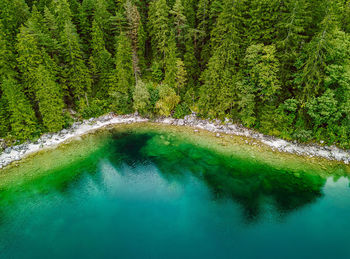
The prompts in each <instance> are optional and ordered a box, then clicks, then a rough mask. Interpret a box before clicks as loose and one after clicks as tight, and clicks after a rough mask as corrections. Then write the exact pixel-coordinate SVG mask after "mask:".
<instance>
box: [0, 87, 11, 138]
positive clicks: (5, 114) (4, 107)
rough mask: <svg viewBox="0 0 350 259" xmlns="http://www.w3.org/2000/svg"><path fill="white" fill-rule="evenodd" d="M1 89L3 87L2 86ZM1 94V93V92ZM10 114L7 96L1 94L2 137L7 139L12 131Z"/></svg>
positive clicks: (0, 130) (0, 121)
mask: <svg viewBox="0 0 350 259" xmlns="http://www.w3.org/2000/svg"><path fill="white" fill-rule="evenodd" d="M0 88H1V86H0ZM0 92H1V91H0ZM9 115H10V113H9V111H8V103H7V100H6V98H5V96H4V95H3V94H2V93H0V137H1V138H3V137H5V136H6V135H7V134H8V132H9V131H10V123H9V122H10V116H9Z"/></svg>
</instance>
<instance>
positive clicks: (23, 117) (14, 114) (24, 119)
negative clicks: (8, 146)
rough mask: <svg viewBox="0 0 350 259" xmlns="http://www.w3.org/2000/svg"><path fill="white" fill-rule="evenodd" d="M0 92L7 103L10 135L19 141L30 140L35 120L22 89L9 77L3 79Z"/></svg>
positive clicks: (33, 131) (34, 128) (34, 127)
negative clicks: (1, 91)
mask: <svg viewBox="0 0 350 259" xmlns="http://www.w3.org/2000/svg"><path fill="white" fill-rule="evenodd" d="M2 90H3V93H4V96H5V98H6V101H7V103H8V111H9V113H10V125H11V133H12V134H13V136H14V137H15V138H16V139H19V140H26V139H28V138H30V137H31V136H32V135H33V134H34V133H35V131H36V126H35V125H36V119H35V114H34V110H33V108H32V107H31V105H30V104H29V101H28V99H27V97H26V96H25V94H24V92H23V89H22V88H21V87H20V85H19V84H18V82H16V80H15V79H13V78H11V77H9V78H3V83H2Z"/></svg>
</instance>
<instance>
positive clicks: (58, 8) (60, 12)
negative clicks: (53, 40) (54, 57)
mask: <svg viewBox="0 0 350 259" xmlns="http://www.w3.org/2000/svg"><path fill="white" fill-rule="evenodd" d="M52 4H53V7H52V9H53V10H54V14H55V16H56V24H57V27H58V31H59V32H60V33H63V31H64V28H65V25H66V22H67V21H72V17H73V16H72V12H71V9H70V6H69V2H68V1H67V0H57V1H55V2H52Z"/></svg>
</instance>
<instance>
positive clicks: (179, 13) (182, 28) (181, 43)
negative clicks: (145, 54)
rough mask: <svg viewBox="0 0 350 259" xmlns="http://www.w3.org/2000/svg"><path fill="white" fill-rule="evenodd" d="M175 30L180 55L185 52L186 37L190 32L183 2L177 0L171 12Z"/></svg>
mask: <svg viewBox="0 0 350 259" xmlns="http://www.w3.org/2000/svg"><path fill="white" fill-rule="evenodd" d="M170 14H171V15H172V16H173V17H172V20H173V23H174V28H175V39H176V44H177V48H178V50H179V52H180V53H184V52H185V41H186V35H187V33H188V30H189V25H188V23H187V18H186V16H185V12H184V7H183V5H182V0H176V1H175V4H174V6H173V9H172V10H171V11H170Z"/></svg>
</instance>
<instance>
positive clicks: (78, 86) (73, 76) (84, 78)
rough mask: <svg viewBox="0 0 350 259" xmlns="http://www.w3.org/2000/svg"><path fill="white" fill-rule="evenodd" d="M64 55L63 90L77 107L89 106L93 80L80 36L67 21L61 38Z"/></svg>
mask: <svg viewBox="0 0 350 259" xmlns="http://www.w3.org/2000/svg"><path fill="white" fill-rule="evenodd" d="M61 48H62V55H63V57H62V58H63V69H62V75H61V76H62V78H61V80H62V83H63V88H64V89H65V90H67V91H68V92H69V96H70V97H71V98H72V100H73V102H74V103H75V105H76V106H77V107H79V106H84V105H87V96H88V94H89V93H90V90H91V78H90V75H89V71H88V68H87V67H86V65H85V62H84V60H83V56H82V55H83V53H82V49H81V45H80V42H79V35H78V34H77V32H76V28H75V26H74V25H73V24H72V22H71V21H67V22H66V24H65V26H64V30H63V33H62V36H61Z"/></svg>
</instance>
